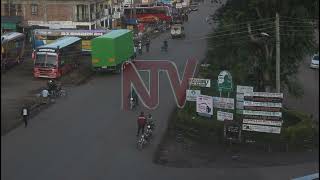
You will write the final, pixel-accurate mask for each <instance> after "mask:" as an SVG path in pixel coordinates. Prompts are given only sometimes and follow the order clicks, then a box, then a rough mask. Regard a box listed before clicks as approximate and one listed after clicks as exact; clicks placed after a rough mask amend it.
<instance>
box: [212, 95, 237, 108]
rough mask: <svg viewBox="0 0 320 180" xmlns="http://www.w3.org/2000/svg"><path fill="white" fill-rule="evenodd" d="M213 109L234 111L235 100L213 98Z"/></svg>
mask: <svg viewBox="0 0 320 180" xmlns="http://www.w3.org/2000/svg"><path fill="white" fill-rule="evenodd" d="M212 99H213V107H215V108H220V109H234V99H233V98H221V97H212Z"/></svg>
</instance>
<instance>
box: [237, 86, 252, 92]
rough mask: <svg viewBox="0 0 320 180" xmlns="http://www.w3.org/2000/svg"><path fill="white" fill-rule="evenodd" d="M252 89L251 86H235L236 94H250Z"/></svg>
mask: <svg viewBox="0 0 320 180" xmlns="http://www.w3.org/2000/svg"><path fill="white" fill-rule="evenodd" d="M252 92H253V87H252V86H239V85H237V93H252Z"/></svg>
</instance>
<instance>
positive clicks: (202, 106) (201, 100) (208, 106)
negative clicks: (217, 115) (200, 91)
mask: <svg viewBox="0 0 320 180" xmlns="http://www.w3.org/2000/svg"><path fill="white" fill-rule="evenodd" d="M212 103H213V102H212V97H211V96H205V95H199V96H197V112H198V113H203V114H210V115H213V104H212Z"/></svg>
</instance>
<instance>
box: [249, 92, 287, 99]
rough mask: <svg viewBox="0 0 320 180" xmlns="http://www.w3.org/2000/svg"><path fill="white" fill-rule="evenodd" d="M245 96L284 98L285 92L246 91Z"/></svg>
mask: <svg viewBox="0 0 320 180" xmlns="http://www.w3.org/2000/svg"><path fill="white" fill-rule="evenodd" d="M244 96H257V97H272V98H283V93H268V92H251V93H244Z"/></svg>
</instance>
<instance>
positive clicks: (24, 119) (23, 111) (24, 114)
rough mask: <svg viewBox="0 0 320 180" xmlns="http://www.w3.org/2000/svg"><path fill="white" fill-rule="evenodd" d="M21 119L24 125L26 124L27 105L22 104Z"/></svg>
mask: <svg viewBox="0 0 320 180" xmlns="http://www.w3.org/2000/svg"><path fill="white" fill-rule="evenodd" d="M21 115H22V120H23V121H24V125H25V126H24V127H27V125H28V117H29V109H28V107H27V106H23V107H22V110H21Z"/></svg>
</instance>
